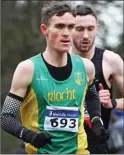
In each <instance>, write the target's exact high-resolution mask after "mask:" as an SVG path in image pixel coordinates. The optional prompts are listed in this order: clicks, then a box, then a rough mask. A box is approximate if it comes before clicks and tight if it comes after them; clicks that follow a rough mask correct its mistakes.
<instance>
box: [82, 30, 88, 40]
mask: <svg viewBox="0 0 124 155" xmlns="http://www.w3.org/2000/svg"><path fill="white" fill-rule="evenodd" d="M83 37H84V38H85V39H87V38H89V35H88V32H87V30H85V31H84V35H83Z"/></svg>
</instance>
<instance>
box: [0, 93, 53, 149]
mask: <svg viewBox="0 0 124 155" xmlns="http://www.w3.org/2000/svg"><path fill="white" fill-rule="evenodd" d="M22 101H23V98H21V97H19V96H17V95H14V94H12V93H9V94H8V95H7V97H6V99H5V102H4V105H3V108H2V112H1V128H2V129H3V130H4V131H6V132H8V133H10V134H11V135H13V136H15V137H17V138H20V139H22V140H24V141H25V142H27V143H31V144H32V145H34V146H35V147H37V148H40V147H41V146H43V145H45V144H46V143H51V138H52V137H51V136H50V135H49V134H48V133H45V132H44V131H40V132H39V133H36V132H34V131H31V130H29V129H27V128H25V127H23V126H22V124H21V123H20V122H19V121H18V120H17V119H16V115H17V113H18V110H19V107H20V105H21V103H22Z"/></svg>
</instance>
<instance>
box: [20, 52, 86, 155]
mask: <svg viewBox="0 0 124 155" xmlns="http://www.w3.org/2000/svg"><path fill="white" fill-rule="evenodd" d="M70 56H71V61H72V73H71V75H70V77H69V78H68V79H66V80H64V81H57V80H55V79H54V78H53V77H52V76H51V75H50V73H49V71H48V69H47V67H46V65H45V63H44V61H43V59H42V57H41V54H38V55H36V56H34V57H32V58H30V60H31V61H32V62H33V64H34V75H33V80H32V83H31V85H30V87H29V89H28V92H27V95H26V96H25V98H24V101H23V104H22V105H21V108H20V113H21V120H22V124H23V126H25V127H26V128H28V129H30V130H33V131H35V132H38V131H41V130H45V131H46V132H48V133H49V134H50V135H52V137H53V138H52V144H46V145H45V146H43V147H42V148H40V149H36V148H35V147H33V146H32V145H31V144H26V151H27V152H28V153H34V154H40V153H41V154H42V153H44V154H76V153H77V154H87V153H88V151H86V150H85V149H86V148H87V136H86V133H85V131H84V98H85V94H86V90H87V77H86V71H85V66H84V64H83V61H82V59H81V57H80V56H77V55H74V54H70Z"/></svg>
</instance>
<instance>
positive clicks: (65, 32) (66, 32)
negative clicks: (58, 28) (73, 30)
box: [63, 28, 69, 36]
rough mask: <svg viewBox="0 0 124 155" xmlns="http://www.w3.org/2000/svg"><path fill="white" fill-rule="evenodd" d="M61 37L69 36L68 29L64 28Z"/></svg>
mask: <svg viewBox="0 0 124 155" xmlns="http://www.w3.org/2000/svg"><path fill="white" fill-rule="evenodd" d="M63 35H64V36H69V30H68V28H65V29H64V30H63Z"/></svg>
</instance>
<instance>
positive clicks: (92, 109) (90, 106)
mask: <svg viewBox="0 0 124 155" xmlns="http://www.w3.org/2000/svg"><path fill="white" fill-rule="evenodd" d="M85 101H86V106H87V110H88V113H89V115H90V118H91V119H92V118H93V117H95V116H99V117H101V104H100V100H99V96H98V93H97V90H96V87H95V84H94V83H93V84H91V85H90V86H89V87H88V90H87V93H86V97H85Z"/></svg>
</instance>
